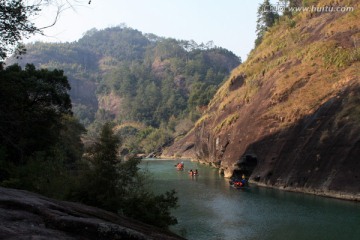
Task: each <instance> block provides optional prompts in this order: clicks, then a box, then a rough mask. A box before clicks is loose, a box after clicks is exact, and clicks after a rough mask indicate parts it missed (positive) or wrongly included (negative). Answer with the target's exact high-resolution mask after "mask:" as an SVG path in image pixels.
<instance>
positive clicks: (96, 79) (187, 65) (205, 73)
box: [7, 25, 240, 152]
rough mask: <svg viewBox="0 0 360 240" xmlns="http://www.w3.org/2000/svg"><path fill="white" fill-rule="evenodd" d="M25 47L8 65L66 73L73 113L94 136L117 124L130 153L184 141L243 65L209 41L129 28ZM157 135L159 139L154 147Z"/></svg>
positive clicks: (90, 32) (108, 30)
mask: <svg viewBox="0 0 360 240" xmlns="http://www.w3.org/2000/svg"><path fill="white" fill-rule="evenodd" d="M26 47H27V54H26V55H24V56H23V57H22V59H21V60H17V59H9V60H8V61H7V62H8V64H11V63H14V62H19V63H20V64H25V63H27V62H31V63H33V64H34V65H35V66H37V67H41V68H49V69H54V68H58V69H63V70H64V72H65V74H66V75H67V76H68V78H69V81H70V84H71V86H72V91H71V92H70V94H71V98H72V101H73V105H74V108H73V111H74V114H75V116H77V117H78V118H79V119H80V121H81V122H82V123H83V124H85V126H86V127H87V129H88V130H89V135H96V132H99V130H100V128H101V126H102V125H103V124H104V123H105V122H107V121H113V122H115V123H116V124H117V125H118V128H117V129H119V130H121V133H120V134H121V135H122V136H125V135H126V137H125V138H124V139H125V140H124V141H126V143H125V145H126V148H127V150H126V151H129V152H139V151H140V152H152V151H157V150H158V149H160V148H161V147H162V146H163V145H166V144H169V143H170V142H171V139H173V137H176V136H177V135H181V134H183V129H184V127H185V128H186V129H185V130H186V131H187V130H189V129H190V128H191V126H192V124H193V122H194V121H196V119H197V118H198V117H199V116H200V114H201V112H202V109H203V107H204V106H206V105H207V103H208V102H209V101H210V99H211V98H212V96H213V95H214V93H215V92H216V90H217V89H218V87H219V85H221V83H222V82H223V80H224V79H225V78H226V77H227V76H228V74H229V73H230V71H231V70H232V69H233V68H234V67H236V66H237V65H239V63H240V59H239V57H237V56H235V55H234V54H233V53H231V52H230V51H228V50H226V49H223V48H219V47H216V46H213V44H212V43H211V42H209V43H207V44H197V43H195V42H194V41H184V40H175V39H170V38H163V37H158V36H156V35H154V34H143V33H141V32H139V31H137V30H135V29H131V28H128V27H126V26H124V25H121V26H119V27H113V28H107V29H104V30H96V29H92V30H89V31H88V32H86V33H85V34H84V36H83V37H82V38H81V39H79V40H78V41H77V42H72V43H41V42H36V43H33V44H28V45H27V46H26ZM129 123H130V124H129ZM132 123H134V124H132ZM184 123H188V124H184ZM124 126H126V127H125V128H124ZM134 126H142V127H141V128H136V127H134ZM180 129H181V130H180ZM94 133H95V134H94ZM154 135H155V136H159V137H156V138H157V141H156V143H154V142H153V141H152V140H151V139H154V137H153V136H154Z"/></svg>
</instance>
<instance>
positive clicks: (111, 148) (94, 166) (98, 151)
mask: <svg viewBox="0 0 360 240" xmlns="http://www.w3.org/2000/svg"><path fill="white" fill-rule="evenodd" d="M119 145H120V140H119V139H118V137H117V136H116V135H115V134H114V133H113V130H112V125H111V124H110V123H106V124H104V126H103V128H102V131H101V134H100V137H99V138H98V139H97V140H96V142H95V143H94V145H93V146H92V147H91V148H90V149H89V151H88V152H87V153H86V155H87V160H88V163H89V168H88V169H85V170H84V171H85V173H84V175H83V177H82V178H81V180H80V181H79V185H78V186H77V187H76V188H75V189H73V191H72V192H71V194H70V199H71V200H76V201H80V202H83V203H85V204H88V205H92V206H96V207H100V208H103V209H106V210H109V211H112V212H115V213H121V214H124V215H126V216H128V217H132V218H135V219H138V220H141V221H143V222H146V223H149V224H152V225H156V226H159V227H164V228H166V227H168V226H169V225H172V224H176V223H177V221H176V218H174V217H172V216H171V213H170V209H171V208H174V207H176V205H177V197H176V196H175V192H174V191H171V192H166V193H165V194H161V195H154V194H153V193H152V192H149V190H148V189H146V187H145V185H146V184H145V182H148V179H147V177H146V175H144V174H142V173H141V172H140V171H139V167H138V164H139V163H140V159H136V158H132V159H130V160H127V161H123V160H122V159H120V157H119V155H118V149H119Z"/></svg>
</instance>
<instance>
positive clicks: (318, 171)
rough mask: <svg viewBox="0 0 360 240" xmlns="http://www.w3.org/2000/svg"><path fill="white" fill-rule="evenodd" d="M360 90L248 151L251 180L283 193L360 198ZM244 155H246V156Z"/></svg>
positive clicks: (354, 89)
mask: <svg viewBox="0 0 360 240" xmlns="http://www.w3.org/2000/svg"><path fill="white" fill-rule="evenodd" d="M359 92H360V86H359V85H356V87H352V88H351V87H348V88H347V89H346V90H344V91H342V93H340V94H339V95H338V96H336V97H333V98H331V99H330V100H328V101H327V102H325V103H324V104H322V105H321V106H320V107H319V108H318V110H317V111H315V112H314V113H313V114H312V115H308V116H306V117H304V118H302V119H300V120H299V121H297V122H296V123H295V124H293V125H292V126H291V127H287V128H285V129H282V130H280V131H278V132H276V133H274V134H271V135H268V136H265V137H264V138H262V139H261V140H259V141H256V142H254V143H252V144H251V145H249V146H248V148H247V149H246V151H245V154H246V153H249V152H251V153H252V154H253V155H254V156H256V159H257V165H256V167H255V168H254V171H253V172H252V173H251V177H250V178H251V180H253V181H256V182H259V183H262V184H266V185H270V186H277V187H283V188H287V187H289V188H290V187H291V188H305V189H308V190H317V191H336V192H346V193H358V192H360V161H359V156H360V128H359V123H360V95H359ZM245 154H244V155H245Z"/></svg>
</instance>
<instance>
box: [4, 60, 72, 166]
mask: <svg viewBox="0 0 360 240" xmlns="http://www.w3.org/2000/svg"><path fill="white" fill-rule="evenodd" d="M0 83H1V84H0V92H1V95H0V132H1V135H0V143H1V145H2V146H3V147H4V149H5V151H6V154H7V159H8V161H11V162H14V163H16V164H22V163H24V162H25V161H26V157H27V156H31V155H32V154H33V153H34V152H37V151H43V150H44V149H48V148H49V147H51V146H54V145H55V144H56V143H57V142H58V139H59V134H60V130H61V127H62V123H61V116H62V115H65V114H72V112H71V101H70V96H69V94H68V91H69V89H70V85H69V83H68V82H67V78H66V77H65V76H64V75H63V72H62V71H59V70H53V71H48V70H44V69H43V70H36V69H35V67H34V66H33V65H27V66H26V68H25V70H22V69H21V68H20V67H19V66H17V65H13V66H10V67H8V68H6V69H5V70H1V71H0Z"/></svg>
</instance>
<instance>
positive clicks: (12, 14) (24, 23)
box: [0, 0, 40, 61]
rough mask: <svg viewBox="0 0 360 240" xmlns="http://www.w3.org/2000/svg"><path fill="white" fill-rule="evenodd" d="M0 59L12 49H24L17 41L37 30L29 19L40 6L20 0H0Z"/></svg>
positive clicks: (19, 50)
mask: <svg viewBox="0 0 360 240" xmlns="http://www.w3.org/2000/svg"><path fill="white" fill-rule="evenodd" d="M0 3H1V4H0V43H1V45H0V60H1V61H2V60H4V59H5V58H6V56H7V55H8V54H11V53H12V52H14V51H17V52H19V53H21V52H23V51H24V48H23V46H21V45H19V42H20V40H21V39H23V38H24V37H28V36H29V35H31V34H34V33H36V32H39V30H38V29H37V28H36V27H35V26H34V23H32V22H31V21H30V17H31V16H34V15H36V14H37V13H38V12H39V11H40V8H39V6H38V5H30V6H27V5H26V4H25V2H24V1H22V0H0Z"/></svg>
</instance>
